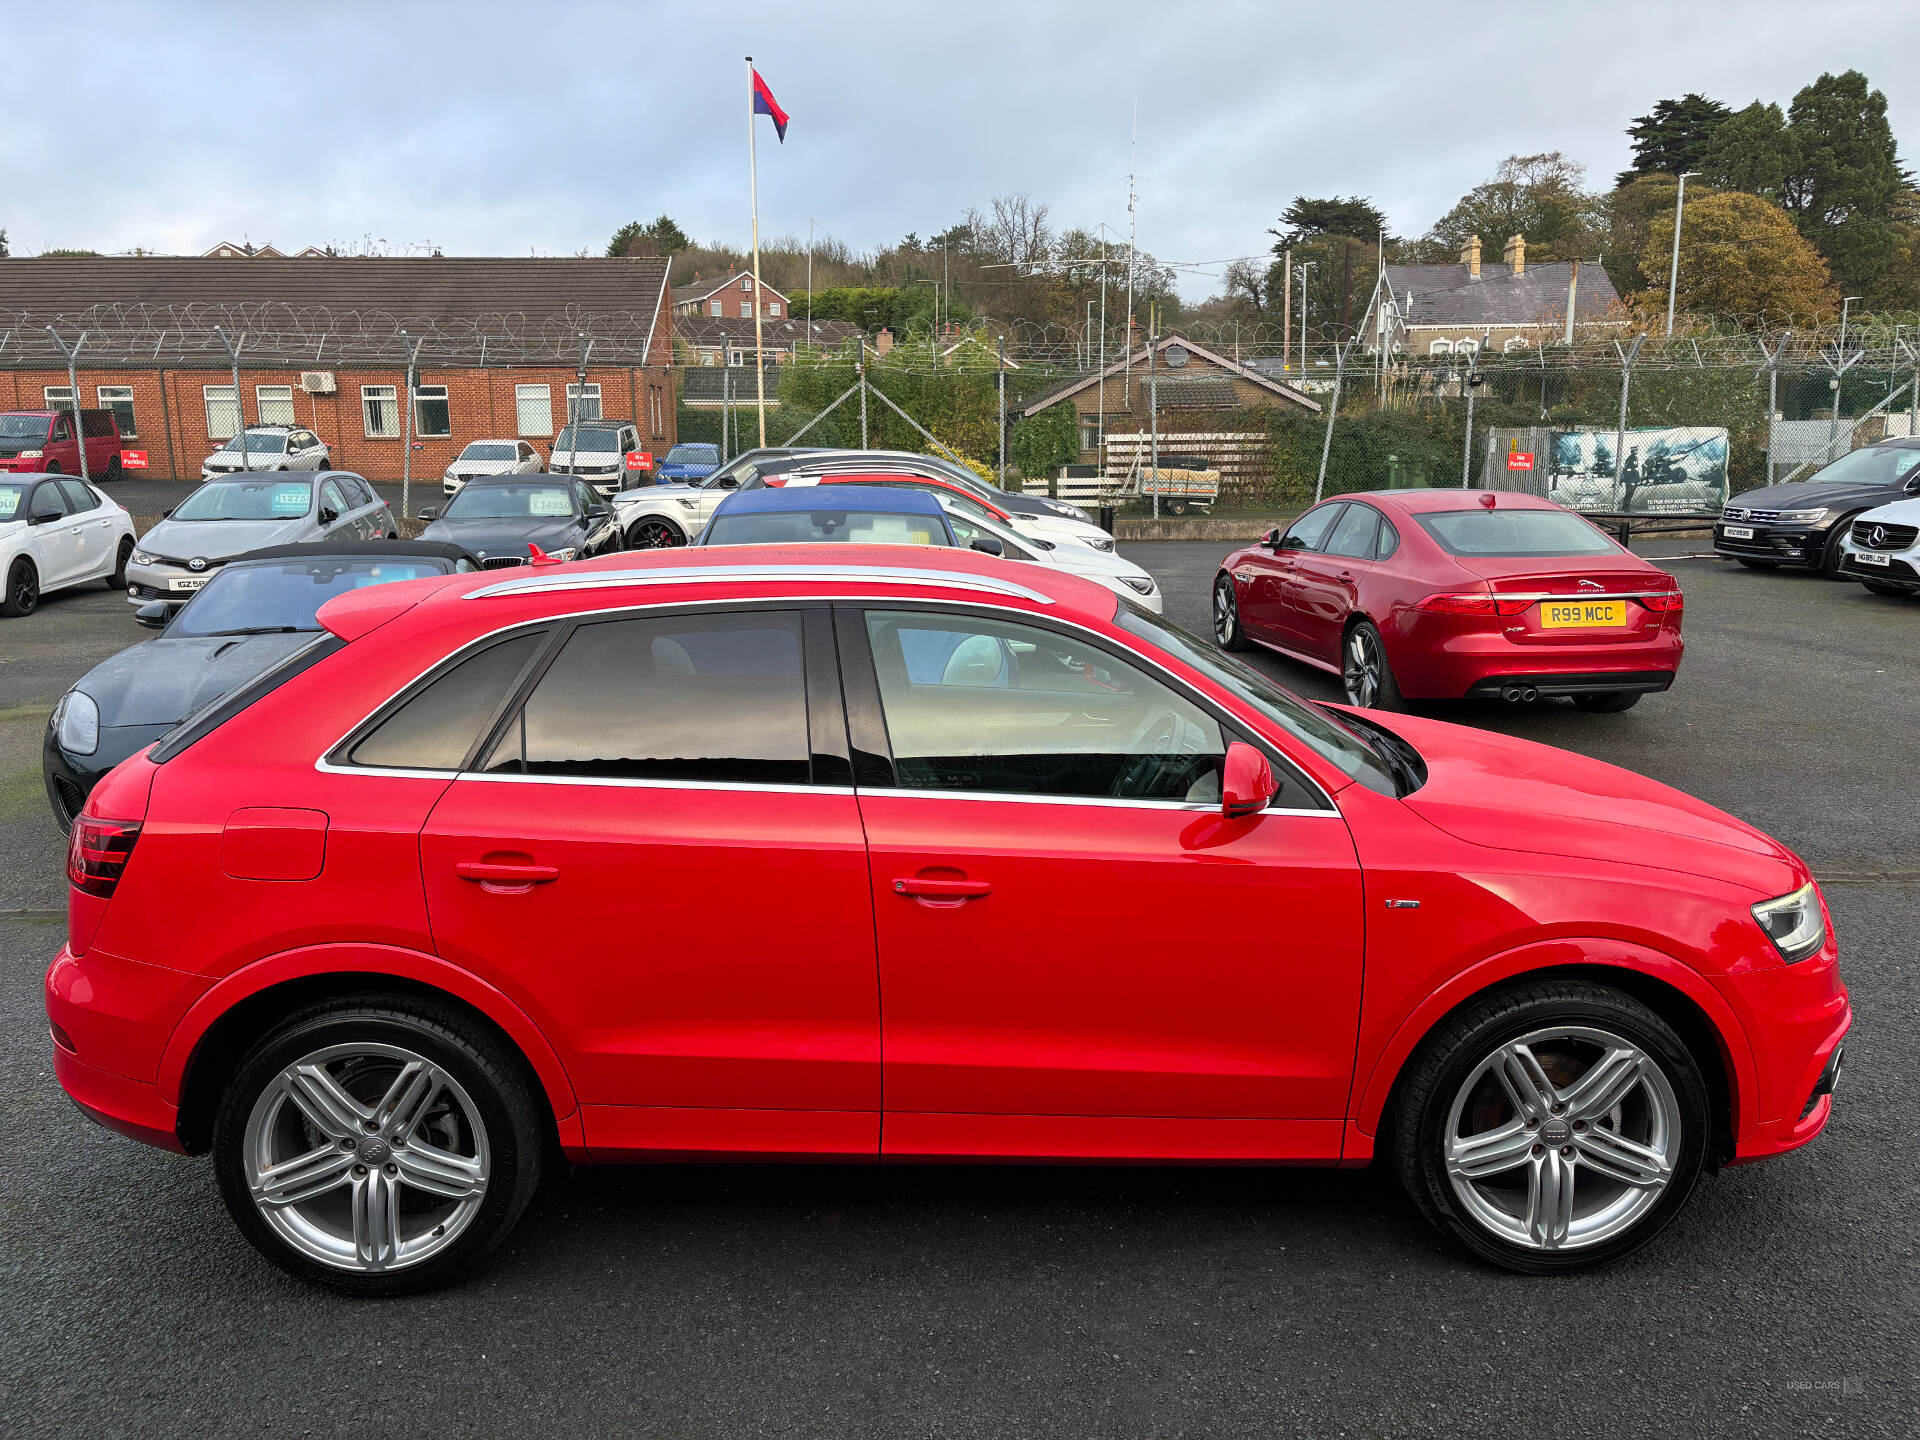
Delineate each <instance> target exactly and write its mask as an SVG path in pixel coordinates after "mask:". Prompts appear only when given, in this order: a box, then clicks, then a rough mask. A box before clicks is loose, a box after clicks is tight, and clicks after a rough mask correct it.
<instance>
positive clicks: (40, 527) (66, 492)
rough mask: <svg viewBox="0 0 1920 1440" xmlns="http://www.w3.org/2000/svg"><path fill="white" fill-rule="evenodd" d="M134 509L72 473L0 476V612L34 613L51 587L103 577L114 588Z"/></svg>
mask: <svg viewBox="0 0 1920 1440" xmlns="http://www.w3.org/2000/svg"><path fill="white" fill-rule="evenodd" d="M132 555H133V517H132V516H131V515H129V514H127V512H126V511H125V510H123V509H121V508H120V507H119V506H118V505H116V504H114V503H113V501H111V500H109V499H108V498H107V497H106V496H105V495H104V494H102V493H101V492H100V491H99V490H97V489H95V488H94V487H93V486H91V485H89V484H87V483H86V482H85V481H84V480H79V479H76V478H75V477H74V476H71V475H5V476H0V577H4V579H3V580H0V584H4V586H5V589H4V590H0V615H4V616H7V617H8V618H10V619H12V618H18V617H19V616H22V615H31V614H32V613H33V612H34V610H35V609H37V608H38V607H39V604H40V597H41V596H42V595H44V594H47V593H48V592H49V591H52V590H64V589H66V588H67V587H68V586H71V585H84V584H86V583H88V582H89V581H93V580H104V581H106V582H107V587H108V588H109V589H112V590H118V589H119V588H120V587H121V586H122V585H124V584H125V583H126V573H127V561H128V559H129V558H130V557H131V556H132Z"/></svg>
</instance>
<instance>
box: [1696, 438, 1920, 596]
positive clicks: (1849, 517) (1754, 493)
mask: <svg viewBox="0 0 1920 1440" xmlns="http://www.w3.org/2000/svg"><path fill="white" fill-rule="evenodd" d="M1916 494H1920V439H1911V440H1882V441H1881V442H1880V443H1879V444H1877V445H1866V446H1862V447H1861V448H1860V449H1858V450H1855V451H1854V452H1852V453H1851V454H1849V455H1842V456H1841V457H1840V458H1839V459H1838V460H1836V461H1834V462H1833V463H1832V464H1831V465H1828V466H1826V467H1825V468H1824V469H1821V470H1819V471H1816V472H1815V473H1814V474H1813V475H1811V476H1809V477H1808V478H1807V479H1805V480H1794V481H1791V482H1789V483H1788V484H1785V485H1769V486H1767V487H1766V488H1765V489H1764V490H1749V491H1747V492H1746V493H1745V494H1743V495H1739V496H1737V497H1735V503H1732V504H1729V505H1728V506H1727V507H1726V508H1725V509H1724V510H1722V511H1721V512H1720V519H1719V521H1718V523H1716V524H1715V525H1714V527H1713V548H1714V549H1715V550H1716V551H1718V552H1719V553H1720V554H1722V555H1725V556H1726V557H1727V558H1728V559H1730V560H1738V561H1739V562H1740V563H1741V564H1742V565H1745V566H1746V567H1747V568H1748V569H1749V570H1772V569H1774V568H1775V567H1777V566H1781V565H1796V566H1805V567H1807V568H1809V569H1813V570H1818V571H1819V572H1820V573H1821V574H1823V575H1828V576H1837V575H1839V573H1840V562H1841V559H1842V546H1841V542H1842V541H1843V540H1845V539H1846V536H1847V529H1848V527H1849V526H1851V525H1852V524H1853V517H1854V516H1856V515H1858V514H1859V513H1860V512H1861V511H1863V510H1872V509H1874V508H1875V507H1876V506H1880V505H1890V504H1892V503H1893V502H1894V501H1895V500H1903V499H1905V498H1906V497H1907V496H1909V495H1916Z"/></svg>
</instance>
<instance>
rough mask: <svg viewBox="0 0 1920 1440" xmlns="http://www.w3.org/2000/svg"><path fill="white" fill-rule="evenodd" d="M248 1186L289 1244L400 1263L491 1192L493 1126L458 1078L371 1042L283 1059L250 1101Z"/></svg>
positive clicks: (377, 1267)
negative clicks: (490, 1132) (489, 1140)
mask: <svg viewBox="0 0 1920 1440" xmlns="http://www.w3.org/2000/svg"><path fill="white" fill-rule="evenodd" d="M241 1143H242V1150H241V1156H242V1163H243V1165H244V1167H245V1171H246V1180H247V1189H248V1191H249V1192H250V1193H251V1194H252V1196H253V1202H254V1204H255V1205H256V1206H258V1207H259V1210H260V1214H261V1217H262V1218H263V1219H265V1221H266V1222H267V1224H268V1226H269V1227H271V1228H272V1230H273V1231H274V1233H275V1234H277V1235H278V1236H279V1237H280V1238H281V1239H282V1240H284V1241H285V1242H286V1243H287V1244H288V1245H290V1246H292V1247H293V1248H294V1249H295V1250H297V1251H299V1252H300V1253H301V1254H302V1255H305V1256H307V1257H308V1258H310V1259H313V1260H317V1261H319V1262H320V1263H321V1264H323V1265H330V1266H332V1267H334V1268H335V1269H339V1270H358V1271H381V1270H400V1269H404V1268H406V1267H408V1266H411V1265H418V1264H419V1263H421V1262H422V1261H423V1260H427V1259H429V1258H431V1257H432V1256H434V1255H437V1254H439V1253H440V1252H441V1251H442V1250H444V1249H446V1248H447V1247H448V1246H449V1245H451V1244H453V1243H454V1241H455V1240H457V1239H459V1237H460V1236H461V1234H462V1233H464V1232H465V1230H466V1228H467V1227H468V1225H470V1224H471V1223H472V1222H473V1218H474V1216H476V1215H477V1214H479V1212H480V1206H481V1203H482V1202H483V1201H484V1200H485V1198H486V1191H487V1179H488V1176H489V1173H490V1171H491V1158H490V1154H489V1151H488V1147H487V1130H486V1125H485V1124H484V1123H483V1122H482V1120H481V1118H480V1112H479V1109H478V1108H477V1107H476V1106H475V1105H474V1103H473V1098H472V1097H471V1096H470V1095H468V1094H467V1092H466V1090H465V1089H464V1088H463V1087H462V1086H461V1084H460V1082H459V1081H458V1080H456V1079H454V1078H453V1076H452V1075H450V1074H448V1073H447V1072H446V1071H445V1070H443V1069H442V1068H441V1067H440V1066H438V1065H435V1064H434V1063H433V1062H432V1061H430V1060H428V1059H427V1058H426V1057H424V1056H422V1055H418V1054H416V1053H414V1052H413V1051H411V1050H407V1049H403V1048H402V1047H400V1046H398V1045H385V1044H379V1043H375V1042H372V1041H366V1042H356V1043H353V1044H346V1045H329V1046H327V1047H326V1048H325V1049H322V1050H315V1051H313V1052H312V1053H311V1054H308V1055H303V1056H301V1057H300V1059H298V1060H296V1061H294V1062H293V1063H292V1064H291V1065H289V1066H287V1067H286V1068H285V1069H284V1070H282V1071H281V1072H280V1073H279V1074H278V1075H276V1076H275V1077H274V1078H273V1080H272V1081H271V1082H270V1083H269V1084H268V1085H267V1087H266V1088H265V1089H264V1090H262V1091H261V1092H260V1096H259V1098H258V1099H257V1100H255V1101H254V1103H253V1110H252V1112H251V1113H250V1114H249V1115H248V1116H247V1128H246V1134H245V1136H244V1138H243V1140H242V1142H241Z"/></svg>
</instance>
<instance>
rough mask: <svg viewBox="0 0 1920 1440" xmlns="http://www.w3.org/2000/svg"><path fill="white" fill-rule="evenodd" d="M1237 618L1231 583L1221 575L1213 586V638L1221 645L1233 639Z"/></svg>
mask: <svg viewBox="0 0 1920 1440" xmlns="http://www.w3.org/2000/svg"><path fill="white" fill-rule="evenodd" d="M1238 619H1239V617H1238V614H1237V613H1236V608H1235V606H1234V602H1233V582H1232V581H1231V580H1229V579H1227V577H1226V576H1224V575H1222V576H1221V577H1220V578H1219V579H1218V580H1216V581H1215V582H1214V584H1213V638H1214V640H1215V641H1216V642H1218V643H1219V644H1221V645H1225V644H1227V643H1228V642H1229V641H1231V640H1232V639H1233V632H1234V627H1235V625H1236V623H1237V621H1238Z"/></svg>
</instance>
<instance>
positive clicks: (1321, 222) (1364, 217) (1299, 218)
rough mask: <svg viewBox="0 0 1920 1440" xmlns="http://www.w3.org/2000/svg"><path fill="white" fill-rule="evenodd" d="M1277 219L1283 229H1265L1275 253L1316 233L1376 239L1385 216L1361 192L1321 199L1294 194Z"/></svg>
mask: <svg viewBox="0 0 1920 1440" xmlns="http://www.w3.org/2000/svg"><path fill="white" fill-rule="evenodd" d="M1280 223H1281V225H1282V226H1284V227H1285V228H1284V229H1280V230H1269V231H1268V232H1267V233H1268V234H1269V235H1272V236H1273V237H1274V246H1273V252H1274V254H1276V255H1277V254H1279V253H1280V252H1281V251H1282V250H1284V249H1286V248H1287V247H1288V246H1289V245H1298V244H1299V243H1300V242H1301V241H1302V240H1306V239H1309V238H1311V237H1312V236H1315V235H1345V236H1348V237H1350V238H1352V239H1355V240H1374V239H1377V238H1378V237H1379V236H1381V235H1383V234H1385V233H1386V228H1387V217H1386V216H1385V214H1383V213H1382V212H1381V210H1380V207H1379V206H1378V205H1375V204H1374V203H1373V201H1372V200H1370V199H1368V198H1367V197H1366V196H1364V195H1354V196H1350V197H1349V196H1340V195H1331V196H1328V197H1327V198H1326V199H1324V200H1314V199H1310V198H1308V197H1307V196H1305V195H1296V196H1294V197H1293V203H1292V204H1291V205H1289V206H1287V208H1286V209H1285V210H1283V211H1282V212H1281V214H1280Z"/></svg>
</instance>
